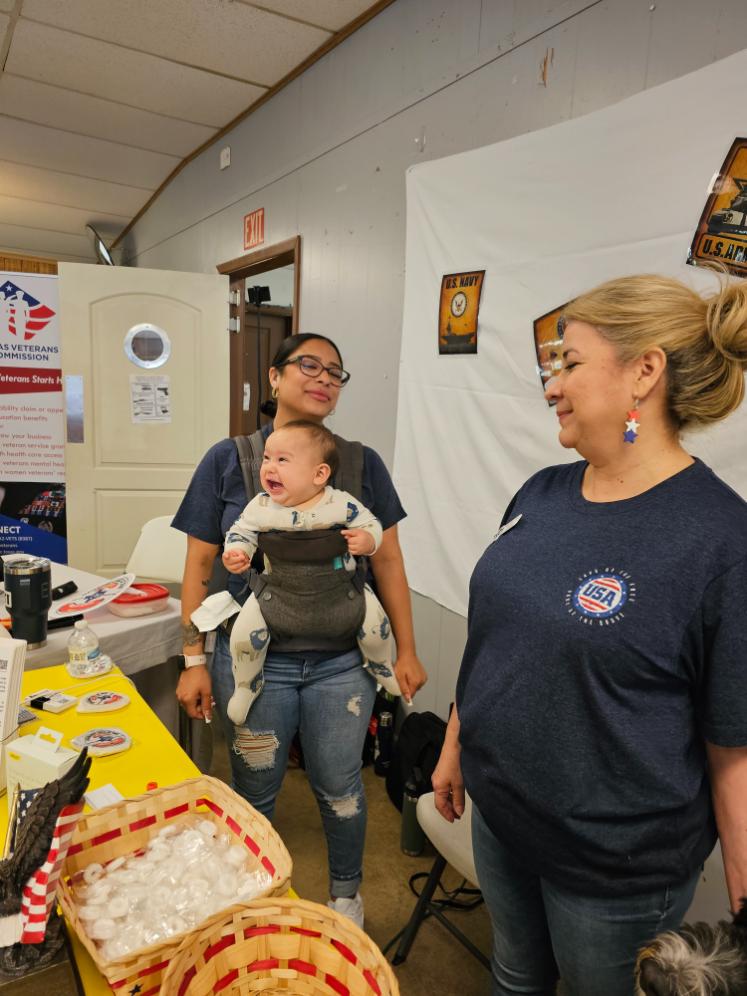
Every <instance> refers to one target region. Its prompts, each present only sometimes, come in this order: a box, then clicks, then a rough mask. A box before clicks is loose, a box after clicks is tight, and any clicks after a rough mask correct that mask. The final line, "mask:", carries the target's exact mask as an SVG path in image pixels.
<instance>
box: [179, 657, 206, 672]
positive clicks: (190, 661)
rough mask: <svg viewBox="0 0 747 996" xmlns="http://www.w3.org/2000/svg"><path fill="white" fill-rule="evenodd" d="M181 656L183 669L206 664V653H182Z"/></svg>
mask: <svg viewBox="0 0 747 996" xmlns="http://www.w3.org/2000/svg"><path fill="white" fill-rule="evenodd" d="M181 658H182V660H183V661H184V669H185V670H187V669H188V668H190V667H204V665H206V664H207V654H182V655H181Z"/></svg>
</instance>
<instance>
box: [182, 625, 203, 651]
mask: <svg viewBox="0 0 747 996" xmlns="http://www.w3.org/2000/svg"><path fill="white" fill-rule="evenodd" d="M182 638H183V643H184V645H185V646H186V647H192V646H194V644H195V643H201V642H202V633H201V632H200V631H199V629H198V628H197V627H196V626H195V624H194V623H193V622H192V621H191V620H190V622H187V623H182Z"/></svg>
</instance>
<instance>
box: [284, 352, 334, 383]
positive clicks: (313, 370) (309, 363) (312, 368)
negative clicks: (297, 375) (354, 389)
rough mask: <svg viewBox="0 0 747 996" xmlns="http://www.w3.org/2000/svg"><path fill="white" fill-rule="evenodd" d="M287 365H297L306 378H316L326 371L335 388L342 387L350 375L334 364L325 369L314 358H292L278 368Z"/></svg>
mask: <svg viewBox="0 0 747 996" xmlns="http://www.w3.org/2000/svg"><path fill="white" fill-rule="evenodd" d="M289 363H297V364H298V369H299V370H300V371H301V373H302V374H306V376H307V377H318V376H319V374H320V373H321V372H322V370H326V372H327V373H328V374H329V379H330V380H331V381H332V383H333V384H335V385H336V386H337V387H343V386H344V385H345V384H347V382H348V381H349V380H350V374H349V373H348V372H347V370H343V369H342V367H340V366H338V365H337V364H336V363H333V364H332V365H331V366H328V367H326V366H325V365H324V364H323V363H322V361H321V360H317V358H316V357H315V356H294V357H293V359H292V360H286V361H285V363H280V364H278V366H281V367H287V366H288V364H289Z"/></svg>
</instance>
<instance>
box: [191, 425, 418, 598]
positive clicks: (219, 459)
mask: <svg viewBox="0 0 747 996" xmlns="http://www.w3.org/2000/svg"><path fill="white" fill-rule="evenodd" d="M271 431H272V427H271V426H269V425H268V426H264V427H263V433H264V436H265V438H267V436H269V434H270V432H271ZM362 491H363V493H362V495H361V496H360V497H361V499H362V501H363V504H364V505H365V506H366V508H368V509H370V511H372V512H373V514H374V515H375V516H376V518H377V519H378V520H379V522H380V523H381V526H382V528H383V529H388V528H389V527H390V526H393V525H395V524H396V523H397V522H399V521H400V519H404V517H405V514H406V513H405V510H404V509H403V508H402V505H401V504H400V500H399V497H398V496H397V492H396V490H395V488H394V484H393V483H392V479H391V477H390V476H389V471H388V470H387V469H386V466H385V465H384V461H383V460H382V459H381V457H380V456H379V454H378V453H377V452H376V451H375V450H372V449H371V448H370V447H369V446H364V447H363V482H362ZM247 501H248V498H247V496H246V487H245V485H244V477H243V474H242V472H241V465H240V463H239V456H238V450H237V449H236V443H235V442H234V440H233V439H223V440H221V441H220V442H219V443H216V444H215V445H214V446H211V447H210V449H209V450H208V451H207V453H206V454H205V456H204V457H203V458H202V460H201V461H200V463H199V464H198V466H197V469H196V470H195V472H194V475H193V476H192V480H191V481H190V484H189V487H188V488H187V492H186V494H185V495H184V498H183V499H182V503H181V505H180V506H179V508H178V510H177V513H176V515H175V516H174V519H173V521H172V523H171V524H172V526H174V528H175V529H180V530H181V531H182V532H184V533H187V534H188V535H189V536H194V537H195V538H196V539H200V540H203V541H204V542H205V543H215V544H216V545H219V546H221V547H222V546H223V539H224V537H225V535H226V533H227V532H228V530H229V529H230V527H231V526H232V525H233V524H234V522H235V521H236V520H237V519H238V517H239V515H240V514H241V513H242V512H243V511H244V508H245V507H246V504H247ZM228 590H229V591H230V592H231V594H232V595H233V596H234V598H236V599H237V601H239V602H241V603H243V602H244V601H245V599H246V594H247V593H246V578H245V577H244V576H243V575H241V574H231V575H229V580H228Z"/></svg>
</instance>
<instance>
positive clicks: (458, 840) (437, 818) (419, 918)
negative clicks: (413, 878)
mask: <svg viewBox="0 0 747 996" xmlns="http://www.w3.org/2000/svg"><path fill="white" fill-rule="evenodd" d="M434 798H435V797H434V795H433V792H428V793H426V794H425V795H421V796H420V798H419V799H418V809H417V813H418V823H419V824H420V826H421V827H422V828H423V831H424V832H425V834H426V836H427V837H428V839H429V840H430V842H431V844H433V846H434V848H435V849H436V851H438V854H437V856H436V860H435V862H434V863H433V867H432V868H431V870H430V873H429V875H428V878H427V880H426V883H425V885H424V886H423V891H422V892H421V894H420V896H419V898H418V901H417V903H416V904H415V909H414V910H413V911H412V916H411V917H410V919H409V920H408V922H407V926H406V927H405V928H404V930H403V931H402V936H401V939H400V942H399V946H398V948H397V951H396V952H395V955H394V957H393V958H392V964H393V965H401V964H402V962H403V961H404V960H405V958H407V955H408V954H409V952H410V948H411V947H412V943H413V941H414V940H415V935H416V934H417V932H418V930H419V929H420V925H421V923H422V922H423V920H425V919H426V918H427V917H429V916H435V917H436V919H437V920H438V921H439V922H440V923H442V924H443V925H444V927H446V929H447V930H449V931H450V932H451V933H452V934H453V935H454V937H456V939H457V940H458V941H460V942H461V943H462V944H463V945H464V946H465V947H466V948H467V950H468V951H469V952H470V954H473V955H474V956H475V958H477V960H478V961H479V962H481V964H483V965H484V966H485V968H487V969H489V968H490V960H489V959H488V958H486V956H485V955H484V954H483V953H482V951H480V950H479V949H478V948H476V947H475V945H474V944H473V943H472V941H470V939H469V938H468V937H467V936H465V934H463V933H462V931H461V930H459V928H458V927H455V926H454V924H453V923H451V922H450V921H449V920H447V918H446V916H445V915H444V913H443V910H442V909H441V905H440V904H439V903H437V902H434V901H433V893H434V892H435V891H436V887H437V886H438V883H439V881H440V879H441V875H442V874H443V872H444V869H445V868H446V865H447V864H449V865H451V867H452V868H454V869H456V871H458V872H459V874H460V875H461V876H462V877H463V878H466V879H467V881H468V882H472V883H473V884H474V885H477V886H479V882H478V881H477V872H476V870H475V859H474V857H473V855H472V800H471V799H470V798H469V796H467V797H466V798H465V806H464V813H463V814H462V818H461V819H459V820H455V821H454V822H453V823H449V822H448V821H447V820H445V819H444V818H443V816H441V814H440V813H439V812H438V810H437V809H436V806H435V804H434Z"/></svg>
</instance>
